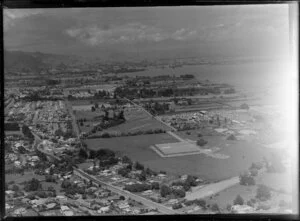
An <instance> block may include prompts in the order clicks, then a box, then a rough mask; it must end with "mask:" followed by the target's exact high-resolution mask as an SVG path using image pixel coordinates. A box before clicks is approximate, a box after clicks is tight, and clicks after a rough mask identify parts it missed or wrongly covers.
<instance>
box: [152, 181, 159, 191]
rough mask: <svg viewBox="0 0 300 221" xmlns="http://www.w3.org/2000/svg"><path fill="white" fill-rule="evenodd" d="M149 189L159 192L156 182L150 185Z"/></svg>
mask: <svg viewBox="0 0 300 221" xmlns="http://www.w3.org/2000/svg"><path fill="white" fill-rule="evenodd" d="M151 189H152V190H159V183H158V182H153V183H151Z"/></svg>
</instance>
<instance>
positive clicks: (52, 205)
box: [46, 203, 56, 209]
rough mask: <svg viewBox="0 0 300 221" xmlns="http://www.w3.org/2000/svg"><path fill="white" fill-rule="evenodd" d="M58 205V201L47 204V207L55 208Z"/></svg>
mask: <svg viewBox="0 0 300 221" xmlns="http://www.w3.org/2000/svg"><path fill="white" fill-rule="evenodd" d="M55 206H56V203H49V204H47V205H46V207H47V209H53V208H54V207H55Z"/></svg>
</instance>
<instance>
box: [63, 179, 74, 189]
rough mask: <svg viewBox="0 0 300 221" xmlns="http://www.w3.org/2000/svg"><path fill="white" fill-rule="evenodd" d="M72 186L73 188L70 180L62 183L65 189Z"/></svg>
mask: <svg viewBox="0 0 300 221" xmlns="http://www.w3.org/2000/svg"><path fill="white" fill-rule="evenodd" d="M71 186H72V184H71V182H70V181H69V180H63V182H62V183H61V188H64V189H67V188H70V187H71Z"/></svg>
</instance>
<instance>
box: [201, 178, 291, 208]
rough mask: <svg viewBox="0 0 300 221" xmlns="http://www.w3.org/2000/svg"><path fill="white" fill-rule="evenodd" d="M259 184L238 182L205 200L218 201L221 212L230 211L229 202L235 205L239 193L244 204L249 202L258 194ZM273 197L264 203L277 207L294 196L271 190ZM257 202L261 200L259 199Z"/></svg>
mask: <svg viewBox="0 0 300 221" xmlns="http://www.w3.org/2000/svg"><path fill="white" fill-rule="evenodd" d="M256 190H257V186H256V185H255V186H242V185H240V184H236V185H235V186H232V187H230V188H228V189H226V190H223V191H221V192H219V193H218V194H216V195H214V196H212V197H207V198H205V199H204V200H205V201H206V202H207V204H210V205H212V204H214V203H217V204H218V206H219V208H220V209H221V212H224V213H226V212H228V210H227V209H226V206H227V205H228V204H230V205H233V201H234V200H235V198H236V196H237V195H240V196H241V197H242V198H243V199H244V204H246V203H247V201H248V200H250V199H255V196H256ZM271 196H272V197H271V199H270V200H268V201H265V202H263V203H264V204H268V205H270V206H271V208H276V207H277V206H278V204H279V202H280V201H281V200H284V201H285V202H291V200H292V196H291V195H288V194H283V193H278V192H274V191H271ZM257 202H260V201H259V200H257Z"/></svg>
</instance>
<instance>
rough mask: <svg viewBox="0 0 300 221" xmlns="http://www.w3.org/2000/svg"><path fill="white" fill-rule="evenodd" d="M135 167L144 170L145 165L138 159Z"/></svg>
mask: <svg viewBox="0 0 300 221" xmlns="http://www.w3.org/2000/svg"><path fill="white" fill-rule="evenodd" d="M134 168H135V169H136V170H144V165H143V164H141V163H139V162H138V161H136V162H135V164H134Z"/></svg>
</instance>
